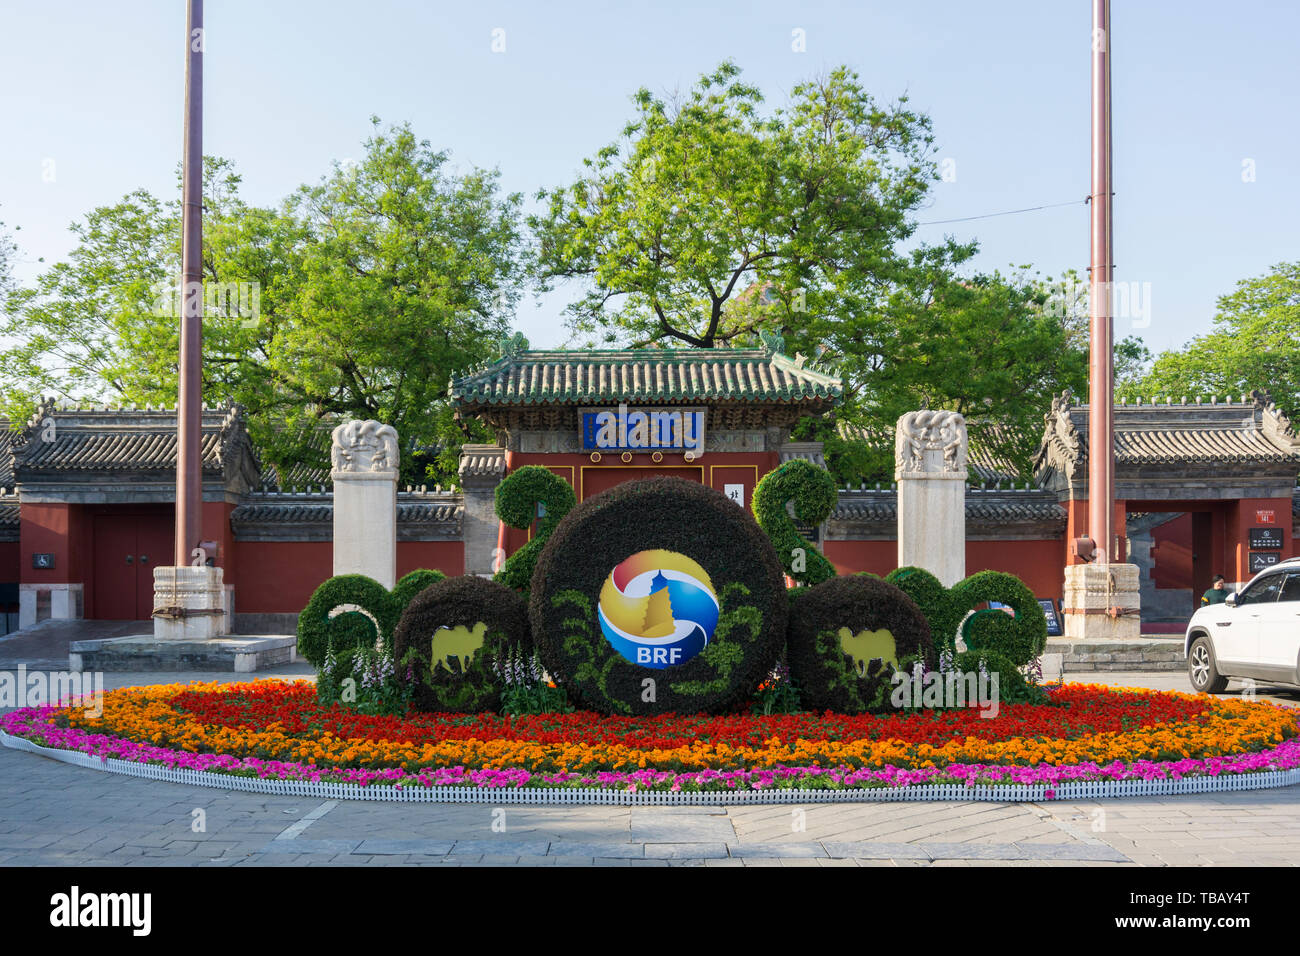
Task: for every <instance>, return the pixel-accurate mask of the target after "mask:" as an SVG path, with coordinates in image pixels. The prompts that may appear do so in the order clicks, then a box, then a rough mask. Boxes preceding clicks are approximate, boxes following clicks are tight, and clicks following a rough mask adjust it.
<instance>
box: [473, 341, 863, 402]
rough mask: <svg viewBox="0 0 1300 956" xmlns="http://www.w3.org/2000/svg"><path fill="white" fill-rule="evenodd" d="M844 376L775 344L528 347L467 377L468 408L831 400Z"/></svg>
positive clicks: (835, 399)
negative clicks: (679, 347) (752, 346)
mask: <svg viewBox="0 0 1300 956" xmlns="http://www.w3.org/2000/svg"><path fill="white" fill-rule="evenodd" d="M842 394H843V383H842V381H841V379H840V378H839V377H838V376H837V375H833V374H831V373H828V372H825V371H822V370H820V369H817V368H813V367H810V366H805V365H804V363H803V360H802V359H791V358H788V357H786V356H784V355H781V354H780V353H778V352H774V351H770V350H767V349H683V350H673V349H639V350H626V351H581V352H569V351H563V350H557V351H522V352H517V353H514V354H509V355H506V356H504V357H502V358H501V359H498V360H497V361H496V362H494V363H493V364H491V365H489V366H487V367H485V368H481V369H479V370H477V371H474V372H471V373H469V374H467V375H464V376H461V377H459V378H453V379H452V383H451V390H450V395H451V399H452V401H453V402H454V403H455V404H456V405H458V406H460V407H462V408H474V407H479V406H528V405H547V404H550V405H586V404H592V405H607V404H612V403H617V402H639V403H645V404H654V403H658V402H665V403H667V402H673V403H679V404H680V403H688V402H709V403H720V402H721V403H726V402H746V403H759V404H763V403H777V404H794V403H801V404H802V403H807V404H813V405H822V404H825V405H831V404H834V403H836V402H838V401H839V399H840V397H841V396H842Z"/></svg>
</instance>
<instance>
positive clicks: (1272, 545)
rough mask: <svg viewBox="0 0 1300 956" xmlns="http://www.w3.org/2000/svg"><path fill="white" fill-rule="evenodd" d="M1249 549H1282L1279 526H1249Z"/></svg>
mask: <svg viewBox="0 0 1300 956" xmlns="http://www.w3.org/2000/svg"><path fill="white" fill-rule="evenodd" d="M1250 550H1252V551H1281V550H1282V529H1281V528H1251V529H1250Z"/></svg>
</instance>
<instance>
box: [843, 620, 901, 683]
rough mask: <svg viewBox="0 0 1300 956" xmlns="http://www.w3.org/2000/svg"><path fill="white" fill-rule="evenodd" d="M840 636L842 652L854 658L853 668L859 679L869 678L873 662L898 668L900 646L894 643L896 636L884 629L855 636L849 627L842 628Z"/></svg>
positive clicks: (859, 633) (861, 632) (863, 632)
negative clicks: (868, 671) (868, 672)
mask: <svg viewBox="0 0 1300 956" xmlns="http://www.w3.org/2000/svg"><path fill="white" fill-rule="evenodd" d="M839 635H840V650H842V651H843V652H844V653H845V654H847V655H849V657H851V658H853V666H854V668H856V669H857V672H858V676H859V677H866V676H867V669H868V667H869V666H870V664H871V662H872V661H880V662H881V663H882V664H893V665H894V668H895V669H897V668H898V646H897V644H895V642H894V635H893V634H890V633H889V631H887V630H885V629H884V628H881V629H880V630H879V631H859V632H858V633H856V634H854V633H853V632H852V631H850V630H849V629H848V628H847V627H842V628H840V630H839Z"/></svg>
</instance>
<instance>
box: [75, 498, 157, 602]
mask: <svg viewBox="0 0 1300 956" xmlns="http://www.w3.org/2000/svg"><path fill="white" fill-rule="evenodd" d="M94 535H95V539H94V548H93V551H94V564H93V566H92V573H93V574H94V601H95V603H94V615H93V616H94V617H95V618H98V619H99V620H103V621H142V620H147V619H148V618H149V616H150V615H151V614H152V613H153V569H154V568H155V567H158V566H159V565H169V564H171V563H172V547H173V545H172V523H171V518H170V516H169V515H167V514H149V513H145V514H101V515H96V516H95V519H94Z"/></svg>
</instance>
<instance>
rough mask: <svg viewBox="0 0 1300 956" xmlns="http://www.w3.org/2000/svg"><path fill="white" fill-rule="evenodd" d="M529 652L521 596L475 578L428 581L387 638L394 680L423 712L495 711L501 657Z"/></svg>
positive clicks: (500, 681) (502, 664)
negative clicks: (390, 642)
mask: <svg viewBox="0 0 1300 956" xmlns="http://www.w3.org/2000/svg"><path fill="white" fill-rule="evenodd" d="M532 653H533V648H532V640H531V638H530V637H529V634H528V610H527V607H526V606H525V604H524V601H523V598H521V597H520V596H519V595H518V594H516V593H515V592H514V591H512V590H510V589H509V588H508V587H505V586H504V585H501V584H495V583H493V582H492V581H488V580H485V579H483V578H480V577H477V576H475V575H467V576H465V577H459V578H447V579H446V580H444V581H438V582H436V583H434V584H431V585H429V586H428V587H427V588H425V589H424V590H423V591H421V592H420V593H419V594H417V595H416V596H415V597H414V598H413V599H412V601H411V603H410V604H408V605H407V606H406V610H405V611H404V612H402V617H401V620H400V621H398V623H397V631H396V633H395V634H394V635H393V658H394V660H395V661H396V662H397V679H398V680H399V681H400V682H402V683H404V684H405V683H407V682H408V681H409V683H410V686H411V691H412V696H411V700H412V704H413V706H414V707H415V708H416V709H417V710H422V711H427V712H440V711H454V712H474V711H487V710H491V711H495V710H499V709H500V707H501V691H502V687H503V676H502V672H503V669H504V667H505V663H506V660H507V659H518V658H523V659H525V660H526V659H529V658H531V657H532ZM408 675H409V676H408Z"/></svg>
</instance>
